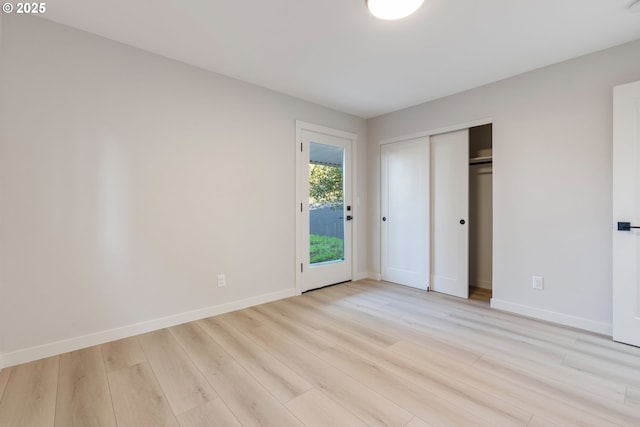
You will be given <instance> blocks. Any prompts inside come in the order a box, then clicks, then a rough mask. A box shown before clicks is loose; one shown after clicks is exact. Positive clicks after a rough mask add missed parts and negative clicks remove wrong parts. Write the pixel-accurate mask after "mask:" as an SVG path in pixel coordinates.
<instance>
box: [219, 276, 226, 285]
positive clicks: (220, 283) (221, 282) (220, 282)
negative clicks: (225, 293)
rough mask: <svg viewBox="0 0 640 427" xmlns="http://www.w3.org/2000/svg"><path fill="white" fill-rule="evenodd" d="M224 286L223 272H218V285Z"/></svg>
mask: <svg viewBox="0 0 640 427" xmlns="http://www.w3.org/2000/svg"><path fill="white" fill-rule="evenodd" d="M225 286H227V278H226V277H225V275H224V274H218V287H219V288H224V287H225Z"/></svg>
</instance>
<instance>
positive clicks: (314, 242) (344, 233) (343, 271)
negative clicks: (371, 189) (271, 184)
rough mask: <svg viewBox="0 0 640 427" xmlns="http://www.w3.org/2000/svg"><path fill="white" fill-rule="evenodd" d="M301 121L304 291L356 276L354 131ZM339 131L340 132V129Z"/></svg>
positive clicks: (301, 276)
mask: <svg viewBox="0 0 640 427" xmlns="http://www.w3.org/2000/svg"><path fill="white" fill-rule="evenodd" d="M306 127H313V128H315V129H316V130H311V129H307V128H304V127H303V126H300V125H298V136H299V139H300V141H299V142H298V149H299V150H300V151H299V161H298V181H299V182H298V190H299V191H298V192H299V201H298V204H299V206H298V208H299V212H298V215H299V221H298V258H299V262H298V264H299V266H298V268H299V271H298V277H299V287H300V291H301V292H305V291H308V290H311V289H316V288H321V287H323V286H328V285H332V284H335V283H341V282H346V281H349V280H351V274H352V271H351V267H352V266H351V264H352V263H351V227H352V223H353V218H354V216H355V214H354V209H353V205H352V204H351V144H352V139H350V138H349V137H348V136H349V134H343V135H342V136H341V135H340V134H342V133H341V132H340V131H333V130H331V129H324V128H320V127H316V126H306ZM336 133H337V134H338V135H336Z"/></svg>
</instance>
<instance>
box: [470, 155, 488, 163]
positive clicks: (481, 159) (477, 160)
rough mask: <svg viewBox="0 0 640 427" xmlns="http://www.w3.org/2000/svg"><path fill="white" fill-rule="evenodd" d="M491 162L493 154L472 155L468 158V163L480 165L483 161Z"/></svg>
mask: <svg viewBox="0 0 640 427" xmlns="http://www.w3.org/2000/svg"><path fill="white" fill-rule="evenodd" d="M492 162H493V156H483V157H474V158H472V159H469V164H470V165H482V164H485V163H492Z"/></svg>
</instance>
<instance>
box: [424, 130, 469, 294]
mask: <svg viewBox="0 0 640 427" xmlns="http://www.w3.org/2000/svg"><path fill="white" fill-rule="evenodd" d="M468 217H469V130H468V129H465V130H461V131H457V132H450V133H445V134H441V135H435V136H432V137H431V274H432V282H431V286H432V289H433V290H434V291H436V292H442V293H445V294H449V295H454V296H457V297H461V298H468V297H469V227H468V224H467V221H468Z"/></svg>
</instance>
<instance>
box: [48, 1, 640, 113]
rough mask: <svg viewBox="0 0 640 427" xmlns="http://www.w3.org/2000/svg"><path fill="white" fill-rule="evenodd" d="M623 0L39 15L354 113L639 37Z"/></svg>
mask: <svg viewBox="0 0 640 427" xmlns="http://www.w3.org/2000/svg"><path fill="white" fill-rule="evenodd" d="M632 2H633V0H482V1H480V0H425V4H424V6H423V7H422V8H421V9H420V10H419V11H418V12H417V13H416V14H415V15H413V16H410V17H409V18H406V19H404V20H400V21H381V20H378V19H376V18H374V17H373V16H372V15H371V14H370V13H369V12H368V11H367V9H366V7H365V2H364V0H314V1H312V0H54V1H52V2H48V3H47V12H46V14H45V15H44V17H45V18H47V19H50V20H52V21H56V22H59V23H62V24H66V25H69V26H72V27H76V28H79V29H82V30H86V31H89V32H91V33H95V34H98V35H101V36H104V37H107V38H109V39H112V40H116V41H119V42H122V43H126V44H128V45H131V46H135V47H138V48H141V49H145V50H147V51H151V52H154V53H157V54H160V55H163V56H166V57H169V58H173V59H177V60H179V61H182V62H186V63H188V64H192V65H196V66H198V67H202V68H205V69H208V70H211V71H215V72H218V73H221V74H224V75H227V76H230V77H234V78H237V79H240V80H244V81H246V82H250V83H255V84H257V85H260V86H264V87H267V88H270V89H273V90H276V91H279V92H283V93H286V94H289V95H293V96H296V97H299V98H302V99H305V100H308V101H311V102H315V103H318V104H322V105H325V106H328V107H331V108H335V109H337V110H341V111H345V112H348V113H352V114H355V115H357V116H361V117H364V118H370V117H374V116H377V115H380V114H384V113H388V112H391V111H395V110H398V109H402V108H405V107H409V106H412V105H416V104H419V103H422V102H426V101H429V100H432V99H436V98H440V97H443V96H446V95H450V94H453V93H456V92H461V91H463V90H466V89H469V88H472V87H476V86H480V85H483V84H486V83H490V82H493V81H497V80H500V79H504V78H506V77H509V76H513V75H516V74H520V73H522V72H525V71H529V70H532V69H536V68H540V67H543V66H545V65H549V64H553V63H556V62H560V61H563V60H566V59H569V58H573V57H576V56H580V55H583V54H586V53H590V52H594V51H597V50H601V49H604V48H607V47H610V46H614V45H617V44H621V43H624V42H627V41H631V40H636V39H640V13H631V12H629V10H628V9H627V8H628V6H629V5H630V4H631V3H632Z"/></svg>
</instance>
